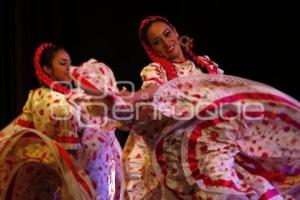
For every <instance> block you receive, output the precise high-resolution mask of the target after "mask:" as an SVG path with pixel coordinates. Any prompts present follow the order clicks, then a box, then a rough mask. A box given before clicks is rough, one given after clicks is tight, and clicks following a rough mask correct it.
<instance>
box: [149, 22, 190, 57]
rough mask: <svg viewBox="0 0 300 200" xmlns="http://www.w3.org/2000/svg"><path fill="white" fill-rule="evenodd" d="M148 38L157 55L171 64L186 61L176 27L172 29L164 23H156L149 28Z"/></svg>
mask: <svg viewBox="0 0 300 200" xmlns="http://www.w3.org/2000/svg"><path fill="white" fill-rule="evenodd" d="M146 37H147V40H148V43H149V44H150V47H151V49H152V50H153V52H154V53H155V54H156V55H158V56H161V57H163V58H165V59H167V60H170V61H171V62H183V61H184V55H183V52H182V49H181V47H180V42H179V39H178V33H177V31H176V29H175V28H174V27H170V26H169V25H168V24H167V23H164V22H162V21H157V22H154V23H152V24H151V25H150V26H149V28H148V30H147V33H146Z"/></svg>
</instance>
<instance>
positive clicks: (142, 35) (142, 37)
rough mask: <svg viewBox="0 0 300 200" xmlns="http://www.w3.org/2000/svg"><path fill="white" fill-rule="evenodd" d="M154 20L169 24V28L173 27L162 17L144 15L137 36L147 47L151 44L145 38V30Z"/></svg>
mask: <svg viewBox="0 0 300 200" xmlns="http://www.w3.org/2000/svg"><path fill="white" fill-rule="evenodd" d="M154 22H163V23H165V24H167V25H168V26H170V27H171V28H174V26H173V24H172V23H171V22H169V21H168V20H167V19H166V18H164V17H161V16H149V17H146V18H145V19H144V20H143V21H142V23H141V25H140V30H139V38H140V40H141V41H143V42H145V43H146V44H147V45H148V46H149V47H150V46H151V44H150V42H149V40H148V38H147V31H148V29H149V27H150V26H151V25H152V24H153V23H154Z"/></svg>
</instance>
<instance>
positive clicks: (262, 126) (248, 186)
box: [123, 16, 300, 199]
mask: <svg viewBox="0 0 300 200" xmlns="http://www.w3.org/2000/svg"><path fill="white" fill-rule="evenodd" d="M178 36H179V35H178V32H177V31H176V29H175V27H174V26H173V25H172V24H171V23H170V22H169V21H168V20H167V19H165V18H163V17H159V16H151V17H147V18H146V19H144V20H143V21H142V23H141V26H140V40H141V42H142V44H143V46H144V48H145V50H146V52H147V54H148V56H149V57H150V59H151V60H152V61H153V63H151V64H149V65H148V66H146V67H145V68H144V69H143V70H142V72H141V76H142V80H143V86H142V88H144V90H142V92H144V95H137V96H135V97H134V98H135V99H134V100H131V101H147V100H149V99H150V100H151V101H152V103H153V104H152V106H154V107H155V108H154V110H155V109H156V110H158V112H159V113H160V114H162V118H155V119H153V120H151V118H149V119H148V120H147V122H144V124H143V123H136V124H135V125H133V126H132V127H133V130H134V132H132V133H131V134H130V136H129V139H128V141H127V143H126V146H125V149H124V155H123V171H124V177H125V187H126V194H125V195H126V196H125V197H126V198H128V199H283V198H286V199H288V198H291V199H292V197H291V196H290V195H292V196H294V197H296V196H297V195H299V194H296V193H297V191H299V188H298V189H297V183H299V180H300V177H299V172H300V168H299V166H300V155H299V145H300V143H299V142H300V126H299V124H300V122H299V119H300V112H299V111H300V104H299V102H297V101H296V100H294V99H292V98H291V97H289V96H287V95H285V94H283V93H281V92H279V91H277V90H275V89H274V88H271V87H269V86H266V85H264V84H261V83H257V82H253V81H250V80H245V79H242V78H237V77H232V76H226V75H222V74H218V73H219V72H221V70H219V69H218V66H217V64H215V63H214V62H212V61H211V60H209V59H208V58H207V57H200V56H195V55H194V54H193V53H192V52H191V51H190V50H189V49H187V48H185V47H183V46H182V45H180V40H179V37H178ZM203 72H208V73H210V74H211V75H205V74H204V73H203ZM145 91H150V93H148V95H145ZM140 92H141V91H139V92H138V94H139V93H140ZM151 97H153V99H152V98H151ZM152 108H153V107H152ZM150 111H151V106H150V108H149V106H144V107H142V108H141V112H142V113H143V112H144V113H145V112H146V113H151V112H150ZM156 116H157V115H156ZM152 117H153V116H152ZM158 119H159V120H158Z"/></svg>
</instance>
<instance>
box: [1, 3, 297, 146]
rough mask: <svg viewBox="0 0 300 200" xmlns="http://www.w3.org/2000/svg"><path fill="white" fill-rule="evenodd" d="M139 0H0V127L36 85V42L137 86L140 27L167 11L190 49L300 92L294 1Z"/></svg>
mask: <svg viewBox="0 0 300 200" xmlns="http://www.w3.org/2000/svg"><path fill="white" fill-rule="evenodd" d="M138 2H139V3H137V2H131V1H126V2H125V1H103V0H101V1H89V0H84V1H79V0H73V1H59V0H30V1H29V0H28V1H25V0H23V1H22V0H0V72H1V73H0V95H1V96H0V98H1V103H0V108H1V110H0V111H1V112H0V127H3V126H5V125H6V124H7V123H9V122H10V121H11V120H12V119H13V118H14V117H16V116H17V115H18V114H19V113H20V112H21V111H22V107H23V105H24V103H25V101H26V99H27V94H28V91H29V90H30V89H33V88H36V87H38V86H39V85H38V82H37V80H36V78H35V74H34V70H33V65H32V58H33V53H34V51H35V49H36V48H37V46H38V45H39V44H40V43H41V42H53V43H56V44H60V45H62V46H64V47H65V48H66V50H67V51H68V52H69V54H70V55H71V58H72V61H73V64H74V65H78V64H80V63H81V62H83V61H86V60H87V59H89V58H92V57H93V58H96V59H98V60H100V61H102V62H105V63H106V64H108V65H109V66H110V67H111V68H112V69H113V71H114V73H115V76H116V79H117V80H131V81H133V82H134V83H135V84H136V87H139V86H140V85H141V82H140V77H139V72H140V70H141V69H142V67H143V66H145V65H146V64H148V63H149V62H150V60H149V59H148V58H147V56H146V54H145V52H144V50H143V49H142V47H141V45H140V43H139V41H138V26H139V23H140V21H141V20H142V19H143V18H144V17H146V16H148V15H161V16H165V17H167V18H168V19H169V20H170V21H171V22H172V23H173V24H174V25H175V27H176V28H177V31H178V32H179V33H180V34H187V35H189V36H191V37H193V38H194V48H193V50H194V52H196V53H197V54H200V55H203V54H207V55H209V56H210V57H211V58H212V59H213V60H214V61H216V62H217V63H219V65H220V66H221V68H222V69H223V70H224V71H225V73H227V74H232V75H237V76H242V77H245V78H250V79H253V80H257V81H261V82H264V83H267V84H269V85H272V86H274V87H275V88H278V89H280V90H282V91H284V92H286V93H287V94H289V95H291V96H293V97H295V98H296V99H300V90H299V88H298V87H299V83H300V80H299V79H300V78H299V75H298V72H297V71H298V70H297V69H296V68H297V67H299V63H298V59H297V58H298V57H299V56H298V53H299V49H298V48H299V46H298V37H299V35H300V34H299V24H300V23H299V20H298V19H299V14H297V12H298V13H299V11H297V9H296V8H297V7H296V6H295V5H294V4H295V3H294V4H291V3H290V2H289V1H282V2H279V3H276V2H273V1H270V2H266V1H256V0H254V1H229V0H227V1H226V0H224V1H221V0H219V1H216V0H209V1H208V0H207V1H201V0H198V1H190V0H185V1H175V0H173V1H162V0H160V1H158V0H152V1H142V0H139V1H138ZM263 2H264V3H263ZM296 11H297V12H296ZM297 26H298V27H297ZM296 53H297V54H296ZM118 138H119V139H120V142H121V143H122V144H123V143H124V141H125V139H126V134H125V133H124V134H123V133H122V132H120V133H119V132H118Z"/></svg>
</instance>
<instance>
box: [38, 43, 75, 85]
mask: <svg viewBox="0 0 300 200" xmlns="http://www.w3.org/2000/svg"><path fill="white" fill-rule="evenodd" d="M70 67H71V59H70V56H69V54H68V53H67V52H66V51H65V50H64V49H59V50H58V51H56V52H54V54H53V58H52V60H51V66H46V65H44V70H45V71H46V72H47V74H48V75H49V76H50V77H51V78H52V79H53V80H55V81H64V82H67V83H70V82H71V81H72V79H71V76H70Z"/></svg>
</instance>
